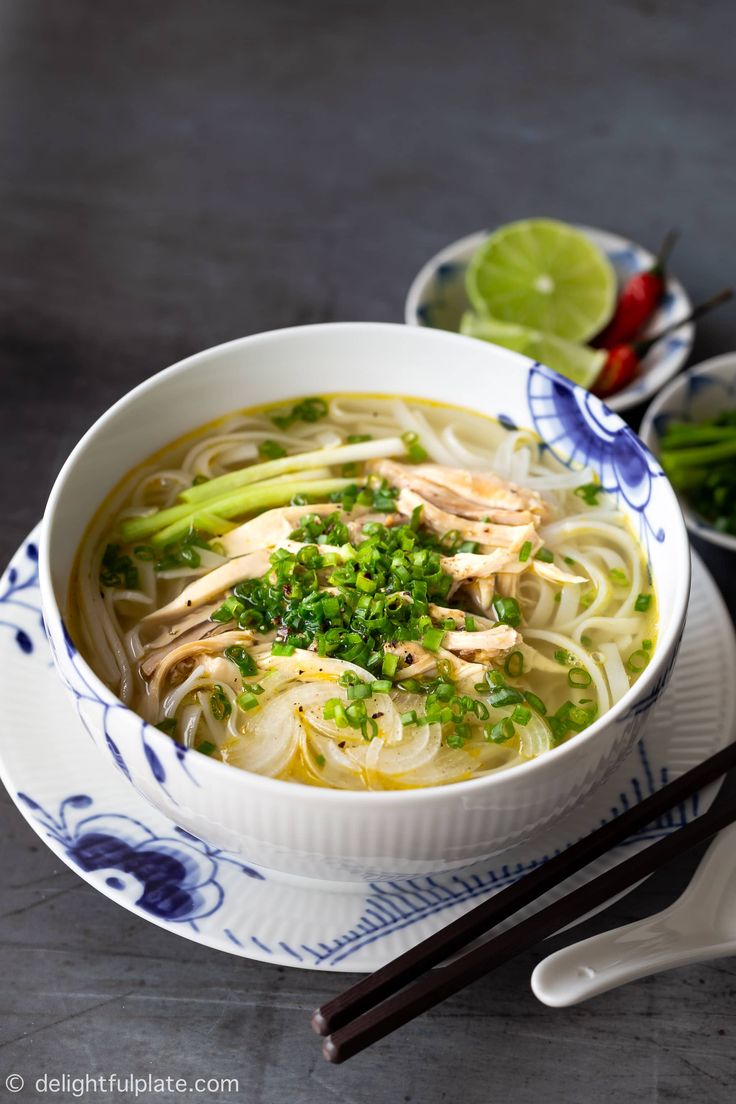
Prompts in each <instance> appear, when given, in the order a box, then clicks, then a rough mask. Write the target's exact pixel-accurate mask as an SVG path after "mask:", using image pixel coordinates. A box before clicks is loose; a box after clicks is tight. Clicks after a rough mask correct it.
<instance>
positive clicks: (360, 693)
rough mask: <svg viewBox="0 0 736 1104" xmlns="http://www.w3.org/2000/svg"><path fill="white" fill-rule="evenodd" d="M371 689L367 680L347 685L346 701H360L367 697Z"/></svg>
mask: <svg viewBox="0 0 736 1104" xmlns="http://www.w3.org/2000/svg"><path fill="white" fill-rule="evenodd" d="M371 693H372V690H371V687H370V685H369V684H368V683H367V682H358V683H356V684H355V686H348V701H360V700H361V699H363V698H369V697H370V696H371Z"/></svg>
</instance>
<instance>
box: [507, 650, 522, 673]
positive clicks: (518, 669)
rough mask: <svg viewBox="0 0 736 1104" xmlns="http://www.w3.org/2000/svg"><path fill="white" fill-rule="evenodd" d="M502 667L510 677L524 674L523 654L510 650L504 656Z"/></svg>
mask: <svg viewBox="0 0 736 1104" xmlns="http://www.w3.org/2000/svg"><path fill="white" fill-rule="evenodd" d="M503 669H504V671H505V672H506V674H507V675H508V676H509V677H510V678H519V677H520V676H521V675H523V674H524V656H523V655H522V653H521V652H512V653H511V655H509V656H507V657H506V662H505V663H504V665H503Z"/></svg>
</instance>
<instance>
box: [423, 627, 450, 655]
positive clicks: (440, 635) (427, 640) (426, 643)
mask: <svg viewBox="0 0 736 1104" xmlns="http://www.w3.org/2000/svg"><path fill="white" fill-rule="evenodd" d="M444 638H445V630H444V629H427V631H426V632H425V634H424V636H423V637H422V647H424V648H426V649H427V651H428V652H436V651H438V649H439V648H440V645H441V644H442V641H443V640H444Z"/></svg>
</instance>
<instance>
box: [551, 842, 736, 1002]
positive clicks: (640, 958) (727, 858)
mask: <svg viewBox="0 0 736 1104" xmlns="http://www.w3.org/2000/svg"><path fill="white" fill-rule="evenodd" d="M735 849H736V825H731V827H730V828H726V829H725V830H724V831H723V832H721V833H720V834H719V835H718V836H716V838H715V840H714V841H713V843H712V844H711V845H710V847H709V848H708V851H707V852H706V854H705V857H704V858H703V860H702V862H701V863H700V865H699V866H698V869H697V870H696V871H695V874H694V875H693V877H692V878H691V880H690V883H689V885H688V887H687V889H686V890H685V892H684V893H683V894H681V896H680V897H678V898H677V900H676V901H675V902H674V903H673V904H671V905H670V906H669V907H668V908H666V909H663V910H662V911H661V912H658V913H656V914H655V915H654V916H647V917H645V918H644V919H643V920H636V921H635V922H634V923H633V924H626V925H625V926H624V927H620V928H614V929H613V930H612V931H607V932H602V933H601V934H600V935H594V936H592V938H590V939H583V940H582V941H581V942H579V943H573V944H572V945H571V946H569V947H564V948H563V949H562V950H560V951H556V952H555V954H552V955H549V956H548V957H547V958H545V959H544V960H543V961H542V962H540V963H539V965H538V966H537V967H536V969H535V970H534V973H533V974H532V982H531V984H532V991H533V992H534V995H535V996H536V997H537V998H538V999H539V1000H540V1001H542V1003H543V1004H547V1005H549V1006H550V1007H552V1008H568V1007H569V1006H570V1005H572V1004H580V1003H581V1002H582V1001H586V1000H590V998H591V997H597V996H599V995H600V994H601V993H607V992H609V991H610V990H611V989H617V988H618V987H619V986H620V985H627V984H628V983H629V982H630V981H637V980H639V978H643V977H648V976H649V975H650V974H659V973H662V971H663V970H673V969H675V967H677V966H692V965H694V964H695V963H696V962H708V961H710V960H712V959H714V958H726V957H727V956H728V955H734V954H736V861H735V859H734V855H735V853H736V852H735Z"/></svg>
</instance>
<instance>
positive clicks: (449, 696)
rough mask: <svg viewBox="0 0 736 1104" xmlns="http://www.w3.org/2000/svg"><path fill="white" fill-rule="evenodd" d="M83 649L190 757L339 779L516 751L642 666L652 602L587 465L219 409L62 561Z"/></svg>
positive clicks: (297, 776) (419, 779) (344, 421)
mask: <svg viewBox="0 0 736 1104" xmlns="http://www.w3.org/2000/svg"><path fill="white" fill-rule="evenodd" d="M72 585H73V592H72V595H71V602H70V606H71V608H72V609H73V610H75V611H77V612H76V616H77V621H76V624H74V625H73V627H72V631H73V633H74V635H75V636H76V637H77V638H78V642H79V645H80V648H81V650H82V652H83V654H84V655H85V656H86V657H87V659H88V660H89V662H90V663H91V665H92V666H93V667H94V669H95V670H96V671H97V672H98V674H99V675H100V677H101V678H102V679H103V680H104V681H105V682H106V683H107V684H108V686H110V687H111V688H112V689H113V690H115V691H116V692H117V694H118V695H119V696H120V698H121V699H122V700H123V701H124V702H125V703H126V704H127V705H129V706H130V707H131V708H132V709H134V710H136V711H137V712H138V713H139V714H140V715H141V716H142V717H144V718H145V719H146V720H147V721H150V722H151V723H152V724H156V725H158V726H159V728H161V729H162V730H163V731H164V732H166V733H168V734H170V735H171V737H172V738H173V739H175V740H177V741H179V742H180V743H182V744H183V745H185V746H186V747H188V748H195V749H197V750H198V751H199V752H201V753H203V754H205V755H210V756H213V757H215V758H218V759H221V760H222V761H223V762H225V763H229V764H231V765H232V766H234V767H239V768H241V769H244V770H249V771H255V772H258V773H260V774H265V775H270V776H272V777H275V778H280V779H284V780H287V781H298V782H303V783H308V784H311V785H317V786H328V787H335V788H340V789H393V788H401V787H416V786H432V785H439V784H444V783H450V782H459V781H462V780H465V779H469V778H476V777H478V776H480V775H482V774H485V773H487V772H489V771H497V770H499V769H503V768H507V767H510V766H513V765H514V764H515V763H519V762H523V761H525V760H529V759H533V758H535V757H536V756H538V755H541V754H543V753H545V752H546V751H548V750H549V749H550V748H552V747H554V746H555V745H557V744H560V743H562V742H563V741H566V740H573V739H575V736H576V734H577V733H579V732H581V731H582V730H583V729H585V728H586V727H587V726H588V725H590V724H591V723H592V722H593V721H594V720H595V719H596V718H597V717H598V716H600V715H601V714H602V713H604V712H605V711H606V710H607V709H609V708H610V707H611V705H612V704H613V703H615V702H616V701H618V699H619V698H621V697H622V695H623V694H625V693H626V691H627V690H628V689H629V687H630V686H631V685H632V684H633V682H635V680H636V679H637V678H638V676H639V675H640V674H641V672H642V671H643V670H644V668H645V667H646V666H647V664H648V662H649V660H650V658H651V655H652V650H653V648H654V646H655V635H656V600H655V595H654V592H653V590H652V586H651V582H650V579H649V577H648V573H647V568H646V564H645V561H644V558H643V556H642V552H641V548H640V547H639V544H638V542H637V540H636V538H635V537H634V535H633V533H632V532H631V531H630V529H629V527H628V524H627V521H626V519H625V516H624V515H623V514H622V513H621V512H620V511H619V510H618V509H617V507H616V504H615V502H614V501H613V500H611V499H610V498H609V497H608V496H607V495H606V494H605V493H603V492H602V491H601V489H600V487H599V485H598V484H597V483H596V481H595V478H594V476H593V473H592V472H590V471H585V470H577V471H571V470H570V469H569V468H566V467H564V466H563V465H562V464H560V463H559V462H558V461H557V460H555V458H554V457H553V456H552V455H551V454H550V452H549V450H546V449H543V448H541V447H540V443H539V440H538V438H537V437H536V436H535V435H534V434H533V433H532V432H531V431H529V430H526V429H508V428H506V427H504V426H502V425H501V424H499V423H498V422H496V421H494V420H492V419H490V418H487V417H484V416H482V415H479V414H476V413H472V412H470V411H467V410H463V409H459V408H456V407H449V406H443V405H439V404H434V403H429V402H425V401H420V400H416V399H400V398H389V397H376V396H361V395H336V396H333V397H330V398H329V399H326V398H308V399H302V400H297V401H294V402H293V403H290V404H287V405H286V406H284V407H280V408H278V409H267V410H263V409H259V410H252V411H245V412H239V413H237V414H234V415H232V416H231V417H229V418H227V419H224V420H222V421H220V422H218V423H217V424H212V425H209V426H205V427H204V428H202V430H201V431H199V432H197V433H196V434H193V435H190V436H189V437H188V438H186V440H182V441H179V442H175V443H174V444H172V445H171V446H170V447H169V448H167V449H164V450H162V451H161V452H160V453H159V454H157V456H156V457H154V458H153V459H152V460H151V461H150V462H149V463H147V464H146V465H144V466H142V467H141V468H139V469H137V470H135V471H134V472H132V473H131V474H130V476H129V477H128V478H127V479H126V480H125V481H124V482H123V484H121V485H120V487H118V489H117V490H116V492H114V494H113V495H112V496H110V498H109V499H108V500H107V502H106V503H105V504H104V505H103V507H102V509H101V510H100V512H99V513H98V515H97V519H96V521H95V523H94V524H93V526H92V527H91V529H90V531H89V532H88V533H87V535H86V537H85V539H84V541H83V544H82V547H81V549H80V553H79V557H78V562H77V566H76V571H75V577H74V581H73V584H72Z"/></svg>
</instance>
